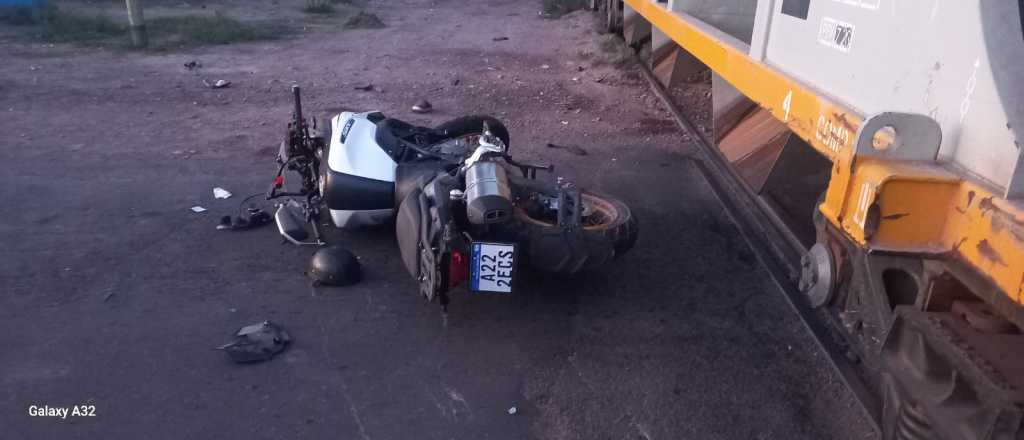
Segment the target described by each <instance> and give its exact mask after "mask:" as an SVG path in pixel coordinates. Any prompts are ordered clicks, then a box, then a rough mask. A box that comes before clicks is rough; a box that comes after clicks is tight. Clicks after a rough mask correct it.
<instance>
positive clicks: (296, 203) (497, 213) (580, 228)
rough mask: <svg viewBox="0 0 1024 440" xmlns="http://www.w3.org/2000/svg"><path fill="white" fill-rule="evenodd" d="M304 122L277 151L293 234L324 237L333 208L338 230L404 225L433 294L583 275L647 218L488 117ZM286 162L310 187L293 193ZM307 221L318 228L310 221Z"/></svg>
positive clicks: (278, 179)
mask: <svg viewBox="0 0 1024 440" xmlns="http://www.w3.org/2000/svg"><path fill="white" fill-rule="evenodd" d="M292 93H293V99H294V105H295V108H294V111H293V119H292V121H291V123H289V125H288V131H287V135H286V137H285V140H284V141H283V142H282V143H281V148H280V150H279V152H278V156H277V163H278V171H277V175H276V176H275V178H274V182H273V184H272V185H271V187H270V189H269V191H268V192H267V199H277V198H287V200H286V201H285V202H282V203H279V204H278V208H277V211H276V212H275V215H274V220H275V222H276V223H277V227H278V231H279V232H280V234H281V235H282V236H284V237H285V239H287V240H288V241H290V242H292V243H295V244H299V245H324V244H325V243H324V241H323V239H322V237H321V234H320V231H319V229H318V226H317V225H318V224H319V223H320V221H321V218H322V216H324V215H325V214H326V215H328V216H329V218H330V220H331V222H330V223H331V224H332V225H333V226H335V227H337V228H353V227H359V226H367V225H380V224H385V223H388V222H391V221H394V224H395V232H396V237H397V241H398V246H399V250H400V253H401V257H402V261H403V263H404V265H405V268H406V270H407V271H408V272H409V274H410V275H412V276H413V278H414V279H416V280H417V281H418V282H419V292H420V294H422V295H423V296H424V297H425V298H426V299H427V300H434V299H435V298H436V299H438V300H439V302H440V303H441V305H442V307H444V306H446V305H447V303H448V292H450V291H451V290H452V289H454V288H455V287H457V286H460V285H462V284H464V283H468V287H469V290H471V291H474V292H493V293H505V294H508V293H512V291H513V289H514V288H515V286H516V278H517V273H518V271H519V270H520V267H523V266H526V267H530V268H532V269H536V270H540V271H544V272H550V273H558V274H566V275H570V274H575V273H578V272H580V271H584V270H588V269H593V268H596V267H598V266H601V265H604V264H606V263H608V262H610V261H612V260H613V259H615V258H617V257H619V256H621V255H623V254H625V253H626V252H627V251H628V250H629V249H630V248H631V247H632V246H633V245H634V243H635V242H636V239H637V233H638V228H637V219H636V217H635V216H634V215H633V213H632V212H631V211H630V209H629V207H627V206H626V204H625V203H623V202H621V201H619V200H618V199H615V198H612V197H609V196H607V195H604V194H600V193H596V192H592V191H589V190H586V189H581V188H579V187H577V186H576V185H574V184H572V183H570V182H566V181H564V180H563V179H561V178H558V179H556V180H555V181H554V182H551V181H542V180H539V179H537V173H538V171H544V172H547V173H551V172H552V171H553V167H552V166H550V165H535V164H527V163H520V162H517V161H516V160H514V159H513V158H512V156H511V155H510V152H509V150H510V149H509V133H508V129H507V128H506V127H505V126H504V125H503V124H502V123H501V122H500V121H498V120H497V119H495V118H492V117H489V116H465V117H461V118H457V119H454V120H451V121H448V122H445V123H443V124H441V125H438V126H436V127H432V128H431V127H420V126H415V125H412V124H409V123H407V122H403V121H400V120H398V119H394V118H388V117H386V116H385V115H383V114H382V113H380V112H362V113H355V112H342V113H340V114H337V115H334V116H333V117H331V118H328V119H323V120H320V121H317V120H309V121H307V119H306V118H305V117H304V116H303V114H302V104H301V97H300V89H299V87H298V86H293V87H292ZM285 170H289V171H294V172H296V173H297V174H298V175H299V176H300V179H301V188H300V189H299V190H298V191H295V192H288V191H285V190H283V186H284V174H283V173H284V172H285ZM307 226H308V227H307Z"/></svg>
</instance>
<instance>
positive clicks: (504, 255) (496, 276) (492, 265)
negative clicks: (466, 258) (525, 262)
mask: <svg viewBox="0 0 1024 440" xmlns="http://www.w3.org/2000/svg"><path fill="white" fill-rule="evenodd" d="M515 259H516V246H515V245H513V244H505V243H473V257H472V260H470V289H472V290H474V291H477V292H497V293H512V275H513V273H514V272H515V266H516V264H515V263H516V260H515Z"/></svg>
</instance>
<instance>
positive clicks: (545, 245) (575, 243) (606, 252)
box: [515, 191, 639, 274]
mask: <svg viewBox="0 0 1024 440" xmlns="http://www.w3.org/2000/svg"><path fill="white" fill-rule="evenodd" d="M581 198H582V199H583V202H584V203H586V204H587V205H588V206H589V207H590V209H591V210H592V212H591V213H590V215H588V216H587V217H586V218H584V219H583V227H582V228H581V229H580V230H578V231H576V232H575V234H565V233H563V230H562V228H560V227H559V226H558V225H557V224H556V223H554V222H553V221H551V220H550V219H544V218H537V217H534V216H532V215H531V214H530V212H529V211H528V210H526V209H523V208H522V207H521V206H517V207H516V209H515V216H516V218H517V219H518V220H519V221H520V222H522V224H524V225H526V227H527V229H528V233H529V239H530V243H529V246H528V248H529V254H530V262H531V265H533V266H534V267H535V268H537V269H539V270H543V271H546V272H557V273H564V274H573V273H576V272H579V271H581V270H587V269H593V268H596V267H598V266H601V265H603V264H605V263H607V262H609V261H611V260H613V259H615V258H618V257H619V256H621V255H622V254H625V253H626V252H627V251H629V250H630V249H631V248H632V247H633V245H634V244H636V240H637V237H638V235H639V225H638V222H637V218H636V216H635V215H634V214H633V212H632V211H631V210H630V209H629V207H628V206H626V204H625V203H623V202H622V201H621V200H618V199H616V198H613V197H610V196H607V195H604V194H599V193H593V192H589V191H584V192H582V194H581Z"/></svg>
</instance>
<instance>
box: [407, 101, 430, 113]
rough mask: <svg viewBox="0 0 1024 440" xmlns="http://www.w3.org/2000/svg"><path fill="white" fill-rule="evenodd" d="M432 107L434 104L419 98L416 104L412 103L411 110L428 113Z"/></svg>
mask: <svg viewBox="0 0 1024 440" xmlns="http://www.w3.org/2000/svg"><path fill="white" fill-rule="evenodd" d="M433 109H434V106H433V105H431V104H430V101H427V100H426V99H421V100H419V102H417V103H416V104H413V106H412V111H414V112H416V113H430V111H431V110H433Z"/></svg>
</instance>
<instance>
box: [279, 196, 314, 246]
mask: <svg viewBox="0 0 1024 440" xmlns="http://www.w3.org/2000/svg"><path fill="white" fill-rule="evenodd" d="M274 222H275V223H277V231H278V232H279V233H281V236H282V237H284V238H285V240H288V241H290V242H292V243H295V244H299V245H301V244H308V243H305V240H306V239H307V238H309V231H307V230H306V222H305V220H304V216H303V215H302V211H301V208H300V207H298V206H295V205H294V204H293V203H282V204H281V205H280V206H278V207H277V212H275V213H274Z"/></svg>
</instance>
